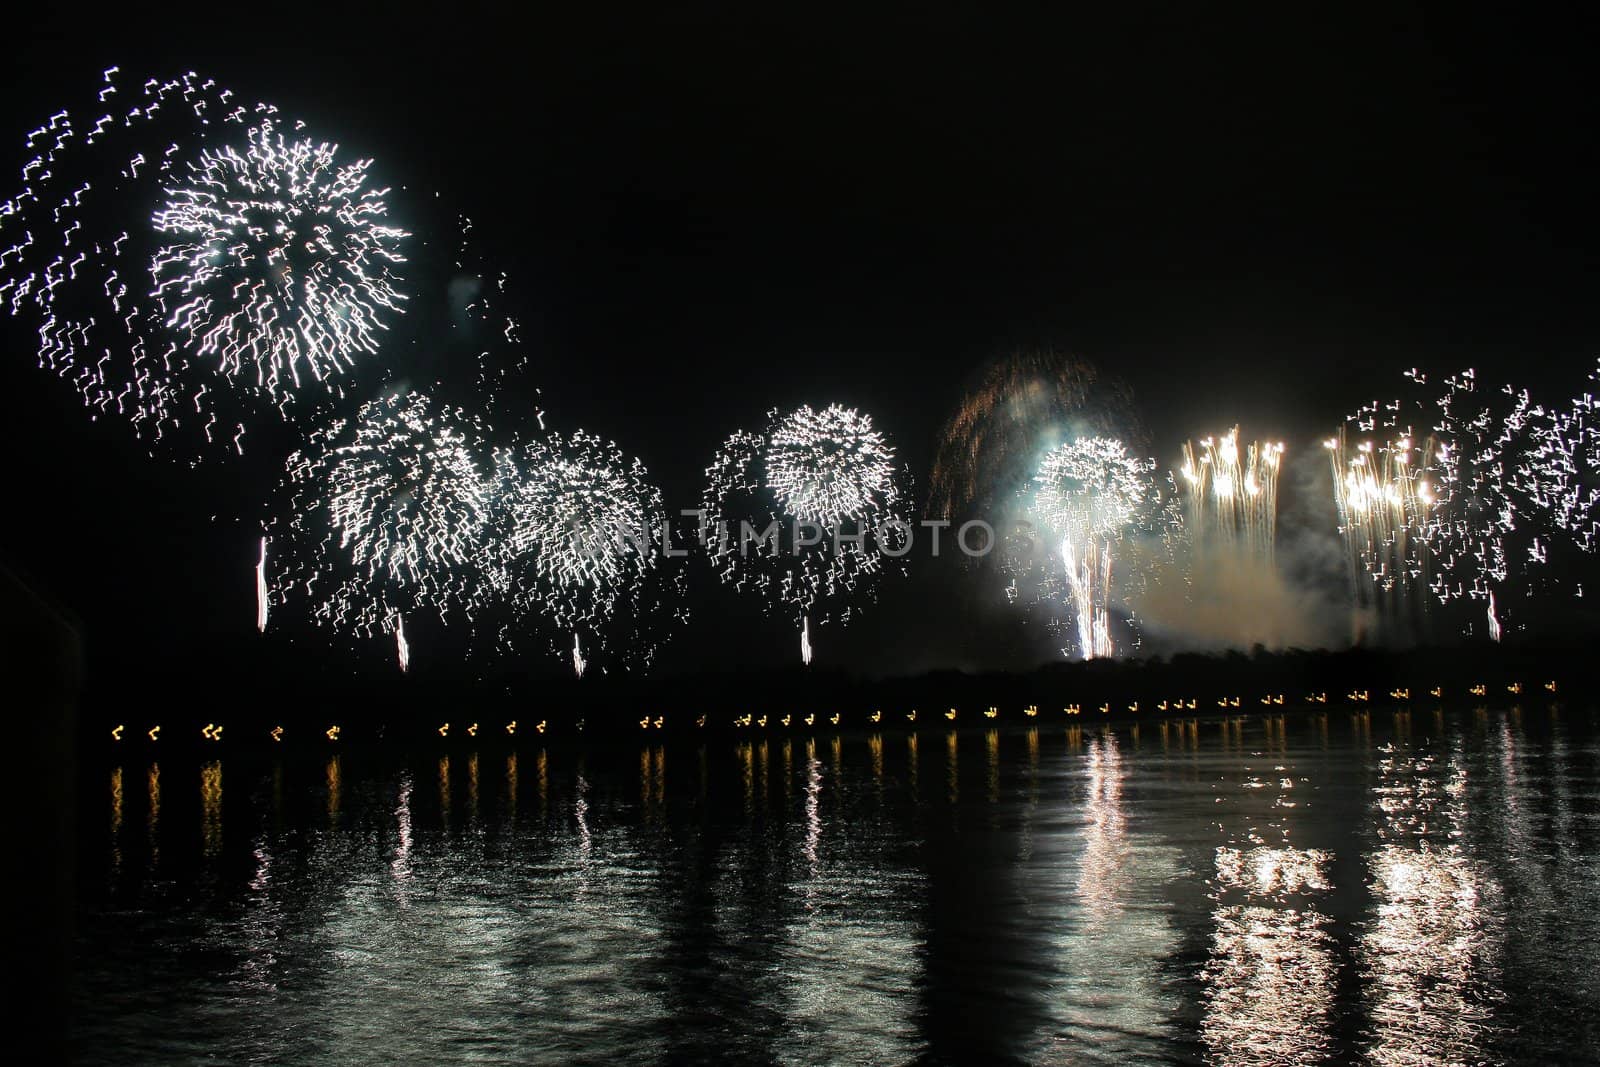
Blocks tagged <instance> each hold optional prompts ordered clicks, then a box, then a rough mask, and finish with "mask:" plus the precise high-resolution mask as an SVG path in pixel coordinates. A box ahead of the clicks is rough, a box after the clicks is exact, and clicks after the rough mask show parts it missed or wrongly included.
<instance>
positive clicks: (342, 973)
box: [74, 706, 1600, 1064]
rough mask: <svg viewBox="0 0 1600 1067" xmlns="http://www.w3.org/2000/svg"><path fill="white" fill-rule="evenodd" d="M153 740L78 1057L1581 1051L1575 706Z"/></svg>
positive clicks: (1598, 1005)
mask: <svg viewBox="0 0 1600 1067" xmlns="http://www.w3.org/2000/svg"><path fill="white" fill-rule="evenodd" d="M331 747H332V746H330V748H331ZM147 753H148V750H146V752H145V753H137V750H133V751H130V752H128V753H125V754H124V755H126V756H128V757H130V758H125V759H123V760H122V761H121V762H112V763H108V764H104V765H102V764H94V765H92V766H91V768H90V769H88V770H86V771H85V772H84V776H85V779H86V782H85V784H84V789H83V797H82V799H81V802H80V803H81V806H80V820H81V822H82V824H83V827H82V830H81V834H80V839H81V842H82V848H81V855H80V858H79V880H80V885H81V888H80V900H79V918H78V933H77V938H78V942H79V950H80V952H79V955H80V965H79V966H80V976H79V985H80V993H79V1006H78V1015H77V1019H78V1023H79V1027H78V1030H77V1032H76V1033H75V1035H74V1041H75V1048H76V1052H77V1054H78V1055H79V1056H80V1057H82V1058H83V1059H84V1060H86V1061H90V1062H118V1063H123V1062H130V1061H146V1062H148V1061H161V1062H200V1061H210V1062H224V1061H226V1062H243V1061H247V1060H256V1061H276V1062H283V1061H309V1062H319V1063H378V1062H418V1063H427V1062H446V1061H450V1062H460V1061H483V1062H525V1063H539V1062H545V1063H572V1062H592V1063H679V1062H692V1061H705V1060H719V1061H732V1062H752V1063H760V1062H777V1063H829V1062H834V1063H905V1062H914V1061H922V1062H951V1063H956V1062H959V1063H979V1062H997V1061H1014V1062H1029V1063H1081V1062H1106V1063H1126V1062H1132V1061H1140V1062H1155V1061H1171V1062H1213V1063H1222V1064H1257V1063H1262V1064H1265V1063H1299V1062H1312V1061H1317V1060H1322V1061H1327V1062H1337V1063H1344V1062H1351V1061H1372V1062H1377V1063H1396V1064H1399V1063H1407V1064H1409V1063H1433V1062H1438V1063H1476V1062H1501V1061H1527V1062H1552V1061H1572V1060H1580V1061H1581V1060H1594V1059H1596V1058H1600V733H1597V731H1596V729H1595V724H1594V717H1593V715H1592V714H1591V713H1590V712H1588V711H1578V710H1573V709H1567V710H1557V709H1552V708H1546V707H1544V706H1539V707H1537V708H1532V707H1530V708H1527V709H1523V710H1520V711H1519V710H1512V711H1478V712H1469V711H1460V712H1439V713H1436V712H1433V711H1429V710H1417V711H1412V712H1409V713H1391V712H1388V711H1383V710H1374V711H1372V712H1370V713H1369V714H1367V715H1356V714H1350V713H1345V712H1330V713H1329V714H1328V715H1326V716H1324V717H1320V718H1313V717H1303V718H1295V717H1289V718H1249V717H1247V718H1244V719H1240V720H1234V721H1230V722H1216V721H1212V722H1206V721H1200V722H1197V723H1193V724H1177V723H1174V724H1170V725H1168V726H1167V727H1166V728H1164V729H1163V728H1162V727H1161V726H1159V725H1157V724H1154V723H1147V724H1144V725H1142V726H1140V727H1138V728H1133V727H1129V726H1126V725H1120V726H1116V727H1099V726H1096V725H1086V726H1082V727H1068V726H1065V725H1061V724H1059V723H1056V724H1051V723H1043V724H1041V725H1039V726H1038V727H1037V728H1033V729H1019V728H1012V729H1003V730H981V729H979V730H962V731H959V732H947V731H945V730H942V729H924V730H922V731H920V732H917V733H914V734H906V733H892V732H886V733H884V734H882V735H866V734H844V735H832V734H827V733H817V734H814V735H807V734H806V733H804V732H796V733H787V732H783V733H768V734H755V733H747V734H744V735H739V736H723V737H715V738H709V739H707V740H706V741H705V743H704V744H700V743H696V742H695V741H692V740H687V739H683V740H678V739H669V740H667V741H664V742H662V743H659V744H656V743H643V744H632V743H623V742H618V743H617V744H614V745H611V746H609V747H608V746H590V747H587V748H577V747H555V746H552V747H550V748H548V749H546V748H541V747H539V746H538V745H536V744H529V745H524V746H522V747H519V748H518V749H517V750H515V751H512V750H510V749H507V748H504V747H499V748H496V747H489V746H485V747H483V748H481V749H479V750H476V751H475V750H473V749H472V748H470V747H449V748H446V747H443V746H441V748H440V749H439V750H437V751H416V750H411V751H393V752H391V751H386V750H384V749H383V748H382V747H374V748H369V749H365V750H359V749H348V750H345V751H341V752H339V753H338V754H337V755H333V754H327V755H312V754H310V753H301V754H286V755H284V756H283V757H282V758H281V759H272V758H271V757H270V754H263V753H254V754H251V753H241V754H237V755H234V754H230V755H227V756H225V757H223V758H221V759H218V760H210V761H208V760H202V759H198V758H195V757H192V756H183V757H171V758H162V759H160V760H159V762H156V761H152V760H151V759H150V758H148V754H147Z"/></svg>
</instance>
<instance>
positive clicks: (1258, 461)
mask: <svg viewBox="0 0 1600 1067" xmlns="http://www.w3.org/2000/svg"><path fill="white" fill-rule="evenodd" d="M1282 461H1283V445H1282V444H1270V443H1266V442H1261V441H1252V442H1251V443H1250V444H1249V445H1246V446H1244V449H1243V453H1242V454H1241V451H1240V442H1239V428H1238V427H1237V426H1235V427H1234V428H1233V429H1232V430H1229V431H1228V432H1227V433H1225V434H1223V435H1222V436H1221V437H1220V438H1218V437H1207V438H1205V439H1204V440H1202V441H1200V442H1199V443H1198V444H1197V443H1195V442H1192V441H1191V442H1189V443H1187V444H1185V445H1184V446H1183V466H1182V467H1181V468H1179V470H1178V476H1177V477H1175V478H1174V479H1173V482H1174V484H1175V485H1176V486H1177V488H1178V491H1179V493H1180V494H1181V495H1182V497H1183V499H1184V503H1185V505H1186V512H1187V516H1188V523H1189V531H1190V536H1191V537H1193V538H1197V539H1205V540H1207V541H1208V542H1211V543H1215V544H1217V545H1221V546H1228V547H1236V548H1238V549H1239V550H1241V551H1243V552H1244V553H1246V554H1247V555H1249V556H1250V557H1252V558H1255V559H1259V560H1263V561H1267V562H1270V561H1271V559H1272V554H1273V546H1274V544H1275V542H1276V539H1277V521H1278V470H1279V468H1280V467H1281V466H1282Z"/></svg>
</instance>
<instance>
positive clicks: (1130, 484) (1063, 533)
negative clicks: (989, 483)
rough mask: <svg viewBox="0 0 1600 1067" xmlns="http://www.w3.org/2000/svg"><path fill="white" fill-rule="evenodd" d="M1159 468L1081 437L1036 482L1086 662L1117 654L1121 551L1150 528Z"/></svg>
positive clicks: (1102, 440)
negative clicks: (1116, 572) (1114, 617)
mask: <svg viewBox="0 0 1600 1067" xmlns="http://www.w3.org/2000/svg"><path fill="white" fill-rule="evenodd" d="M1154 469H1155V464H1154V463H1153V462H1152V461H1150V460H1142V459H1137V458H1135V457H1133V456H1130V455H1129V454H1128V451H1127V448H1126V446H1124V445H1123V443H1122V442H1121V441H1117V440H1114V439H1112V438H1108V437H1080V438H1078V439H1076V440H1074V441H1071V442H1069V443H1067V444H1064V445H1061V446H1060V447H1058V448H1056V449H1053V450H1052V451H1051V452H1049V453H1048V454H1047V455H1046V456H1045V458H1044V460H1043V461H1042V462H1041V463H1040V464H1039V470H1038V472H1037V473H1036V474H1035V475H1034V485H1035V490H1034V494H1033V507H1032V510H1033V512H1034V513H1035V514H1036V515H1037V516H1038V517H1039V519H1040V520H1042V521H1043V523H1044V524H1045V526H1046V527H1047V528H1048V529H1049V530H1050V531H1051V533H1052V534H1053V535H1054V537H1055V538H1056V543H1057V545H1058V547H1059V552H1060V563H1061V567H1062V572H1063V573H1064V575H1065V577H1066V584H1067V593H1068V595H1067V599H1068V602H1069V603H1070V605H1071V607H1072V611H1073V614H1074V617H1075V619H1076V623H1077V641H1078V650H1079V652H1080V654H1081V655H1082V656H1083V658H1085V659H1095V658H1101V657H1105V656H1111V655H1114V654H1115V652H1116V642H1115V639H1114V638H1113V636H1112V631H1111V606H1112V604H1113V603H1114V602H1115V600H1116V599H1117V597H1116V592H1115V590H1114V587H1113V583H1112V575H1113V567H1112V559H1113V555H1114V549H1115V547H1116V546H1117V545H1118V544H1119V543H1121V542H1122V541H1123V540H1124V538H1125V537H1126V536H1127V535H1128V534H1129V533H1130V532H1131V531H1132V530H1133V529H1134V528H1135V527H1136V526H1138V525H1139V524H1141V523H1144V522H1147V521H1148V514H1149V505H1150V501H1151V499H1152V497H1153V487H1152V485H1151V479H1150V473H1151V471H1153V470H1154Z"/></svg>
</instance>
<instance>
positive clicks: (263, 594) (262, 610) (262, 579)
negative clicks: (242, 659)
mask: <svg viewBox="0 0 1600 1067" xmlns="http://www.w3.org/2000/svg"><path fill="white" fill-rule="evenodd" d="M268 600H269V597H268V594H267V539H266V538H265V537H263V538H261V558H260V559H259V560H258V561H257V562H256V631H257V632H258V633H265V632H266V630H267V604H268Z"/></svg>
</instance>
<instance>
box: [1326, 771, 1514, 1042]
mask: <svg viewBox="0 0 1600 1067" xmlns="http://www.w3.org/2000/svg"><path fill="white" fill-rule="evenodd" d="M1382 752H1383V755H1382V757H1381V758H1380V759H1379V761H1378V772H1379V781H1378V785H1377V786H1376V788H1375V790H1374V793H1375V796H1376V800H1375V808H1376V814H1377V816H1378V823H1377V836H1378V840H1379V847H1378V848H1377V849H1376V850H1375V851H1373V852H1371V853H1369V855H1368V857H1367V871H1368V878H1369V881H1370V887H1371V891H1372V895H1373V898H1374V906H1375V915H1374V917H1373V919H1372V920H1371V921H1369V922H1368V923H1367V924H1366V929H1365V930H1364V932H1363V933H1362V935H1361V939H1360V943H1359V945H1358V946H1357V949H1356V953H1357V958H1358V960H1359V966H1360V970H1361V973H1362V977H1363V979H1364V980H1365V982H1366V989H1365V999H1366V1001H1367V1017H1368V1041H1369V1044H1368V1048H1367V1053H1368V1055H1369V1057H1370V1058H1371V1059H1372V1060H1373V1061H1374V1062H1376V1063H1382V1064H1410V1063H1470V1062H1475V1061H1480V1060H1484V1059H1486V1058H1488V1057H1487V1054H1486V1046H1487V1043H1488V1041H1489V1039H1490V1038H1491V1036H1492V1015H1493V1010H1494V1004H1495V1001H1496V1000H1498V999H1499V984H1498V982H1499V975H1498V954H1499V948H1500V942H1501V933H1502V925H1503V918H1502V909H1501V908H1500V906H1499V896H1500V892H1499V886H1498V884H1497V883H1496V882H1495V880H1494V879H1493V878H1492V877H1490V875H1489V874H1488V872H1487V871H1486V870H1484V869H1483V868H1482V865H1481V864H1479V863H1477V862H1476V861H1474V860H1473V859H1472V858H1471V857H1470V856H1469V855H1468V854H1467V853H1466V851H1465V849H1464V848H1463V845H1462V841H1461V839H1462V838H1463V836H1464V835H1465V833H1466V817H1467V771H1466V766H1465V761H1464V759H1463V757H1462V755H1461V753H1460V752H1459V750H1458V751H1456V752H1453V753H1452V755H1451V758H1450V761H1449V764H1448V767H1447V768H1445V767H1441V766H1439V764H1438V761H1437V760H1436V758H1435V757H1433V756H1431V755H1426V754H1419V753H1417V752H1413V751H1411V750H1409V749H1407V748H1403V747H1401V746H1400V745H1398V744H1395V745H1388V746H1384V748H1383V749H1382Z"/></svg>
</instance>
